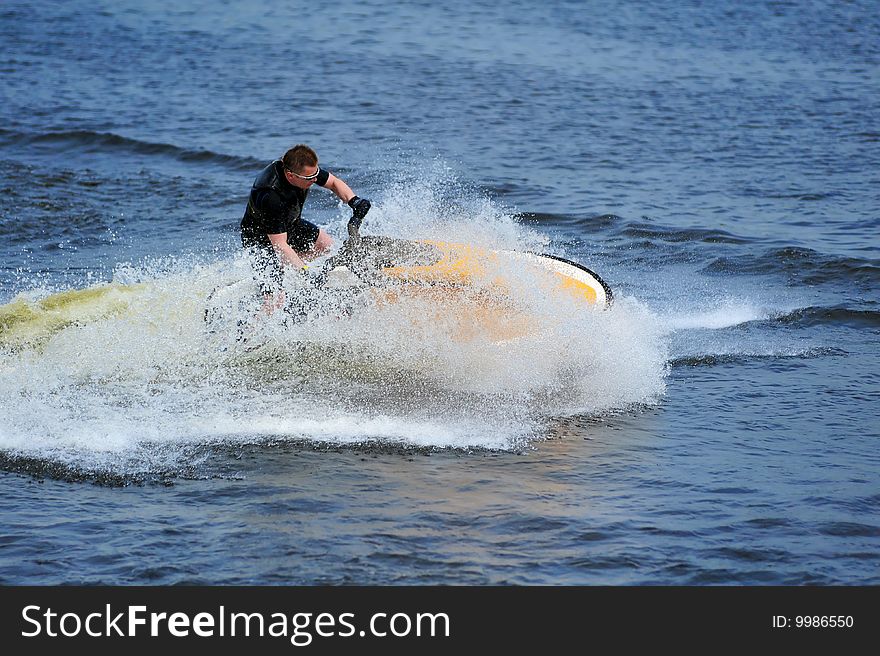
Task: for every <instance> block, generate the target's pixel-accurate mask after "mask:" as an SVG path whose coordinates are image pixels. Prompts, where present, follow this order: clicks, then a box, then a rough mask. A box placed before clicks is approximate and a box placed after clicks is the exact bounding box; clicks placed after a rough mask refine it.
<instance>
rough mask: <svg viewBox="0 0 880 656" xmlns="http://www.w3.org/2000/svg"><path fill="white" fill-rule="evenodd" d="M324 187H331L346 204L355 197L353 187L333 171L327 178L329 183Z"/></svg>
mask: <svg viewBox="0 0 880 656" xmlns="http://www.w3.org/2000/svg"><path fill="white" fill-rule="evenodd" d="M324 188H325V189H329V190H330V191H332V192H333V193H334V194H336V195H337V196H339V199H340V200H341V201H342V202H343V203H345V204H346V205H347V204H348V201H350V200H351V199H352V198H354V192H353V191H352V190H351V187H349V186H348V185H347V184H345V182H343V181H342V180H340V179H339V178H337V177H336V176H335V175H333V174H332V173H331V174H330V177H329V178H327V184H325V185H324Z"/></svg>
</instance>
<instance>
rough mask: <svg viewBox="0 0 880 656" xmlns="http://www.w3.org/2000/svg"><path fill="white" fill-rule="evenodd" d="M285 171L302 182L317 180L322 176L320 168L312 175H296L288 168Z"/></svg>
mask: <svg viewBox="0 0 880 656" xmlns="http://www.w3.org/2000/svg"><path fill="white" fill-rule="evenodd" d="M284 170H285V171H287V172H288V173H290V174H291V175H292V176H295V177H297V178H299V179H300V180H317V179H318V175H320V173H321V167H320V166H319V167H318V168H317V169H315V172H314V173H312V174H311V175H300V174H299V173H295V172H294V171H291V170H290V169H288V168H285V169H284Z"/></svg>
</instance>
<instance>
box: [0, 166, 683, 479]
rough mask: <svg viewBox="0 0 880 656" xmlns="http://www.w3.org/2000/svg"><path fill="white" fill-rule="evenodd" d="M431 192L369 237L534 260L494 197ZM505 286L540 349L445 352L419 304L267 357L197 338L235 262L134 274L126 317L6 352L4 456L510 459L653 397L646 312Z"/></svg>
mask: <svg viewBox="0 0 880 656" xmlns="http://www.w3.org/2000/svg"><path fill="white" fill-rule="evenodd" d="M438 188H443V189H445V190H447V191H448V188H449V185H448V184H447V182H446V181H442V180H441V181H439V182H438V181H437V180H434V182H433V183H431V181H430V180H429V181H428V182H427V183H425V184H423V185H422V186H421V187H419V186H418V185H415V186H413V185H409V186H405V185H404V186H401V185H395V186H392V187H391V189H390V190H389V192H388V194H387V195H386V196H385V197H384V198H377V200H376V203H375V205H374V209H373V210H372V211H371V213H370V215H369V216H370V223H369V226H368V228H366V229H365V230H364V232H365V233H366V234H370V233H371V234H377V233H379V234H381V233H385V234H392V235H394V236H403V237H434V238H443V239H445V240H451V241H476V242H477V243H479V244H481V245H483V246H485V247H489V248H496V249H510V248H519V249H522V250H525V249H536V248H540V247H541V246H542V244H541V242H542V237H541V236H540V235H537V234H536V233H533V232H531V231H530V230H526V229H523V228H521V227H520V226H518V225H517V224H516V223H515V222H514V221H513V220H512V218H511V217H510V216H509V215H508V214H506V213H505V211H504V210H503V209H501V208H499V207H497V206H496V205H495V204H493V203H492V202H491V201H489V199H487V198H485V197H483V196H480V195H476V196H472V195H465V196H459V197H458V198H457V199H455V200H456V203H455V204H454V206H452V205H450V204H449V203H448V202H446V201H442V202H441V200H440V199H439V196H438V194H437V193H435V192H436V190H437V189H438ZM432 189H433V191H432ZM438 193H439V192H438ZM432 194H433V195H432ZM447 200H448V199H447ZM505 273H506V274H508V275H509V276H510V277H511V279H512V280H513V281H514V284H513V285H512V287H511V290H510V293H511V295H512V296H513V297H515V299H516V301H517V303H518V304H519V306H521V307H522V308H524V309H525V311H526V312H527V313H528V314H529V316H531V317H532V318H533V320H534V321H535V322H536V323H537V324H539V325H540V326H541V330H540V331H537V332H536V334H535V335H531V336H526V337H524V338H522V339H514V340H510V341H506V342H503V343H496V342H493V341H492V340H490V339H488V338H485V337H481V336H480V335H476V336H474V337H472V338H471V339H466V340H457V339H450V329H451V327H452V326H453V324H454V319H455V317H454V316H451V315H447V316H445V317H444V316H442V315H440V316H433V317H432V318H431V320H427V321H426V320H425V318H426V317H431V316H432V315H431V312H432V308H431V307H430V304H428V305H426V304H425V302H423V301H419V300H418V299H415V300H413V301H411V302H401V303H397V304H386V305H383V306H375V307H372V308H369V309H367V310H366V311H363V312H361V313H356V314H355V315H354V316H353V317H350V318H346V317H344V316H343V317H339V318H337V317H335V316H333V314H332V313H331V315H330V316H329V317H327V318H325V319H324V320H321V321H315V322H311V323H305V324H302V325H298V326H295V327H293V328H290V327H288V326H284V325H282V323H281V322H280V320H276V319H280V316H279V317H274V318H273V319H271V320H268V321H264V322H261V323H259V324H258V325H257V327H256V328H255V330H256V333H255V334H254V335H253V336H252V341H251V342H250V343H249V344H248V346H249V347H250V346H252V345H254V344H262V345H263V346H262V347H260V348H257V349H255V350H253V351H247V350H246V349H244V348H235V347H233V348H228V349H226V350H223V349H222V348H221V345H222V344H223V343H226V344H228V343H229V340H228V339H226V338H228V337H229V336H228V335H216V334H214V335H212V334H210V333H208V332H207V331H206V330H205V324H204V320H203V314H204V307H205V299H206V297H207V296H208V294H209V293H210V292H211V290H212V289H214V288H215V287H216V286H217V285H219V284H222V283H224V282H228V281H231V280H236V279H240V278H242V277H247V276H249V275H250V271H249V269H248V265H247V264H246V262H244V259H243V258H242V257H239V256H238V255H236V256H234V257H223V258H220V259H218V260H217V261H215V262H213V263H202V264H192V263H191V262H188V261H187V260H186V259H184V258H180V259H175V258H166V259H164V260H162V261H161V262H154V263H147V264H145V265H142V266H134V265H131V266H127V267H125V268H122V269H120V270H119V271H118V272H117V277H116V278H117V282H122V283H126V284H130V283H141V285H142V286H141V287H139V288H138V292H137V293H136V294H132V295H131V298H130V301H129V302H130V305H129V308H128V310H127V311H124V312H121V313H117V314H115V315H113V316H106V317H103V318H98V319H96V320H94V321H91V322H89V323H85V324H84V325H72V326H68V327H66V328H64V329H62V330H60V331H58V332H57V333H55V334H54V335H52V336H50V337H49V338H48V339H47V340H46V341H45V342H44V343H43V344H42V345H41V346H40V347H39V348H34V349H30V350H25V351H19V352H13V353H7V354H5V355H3V358H2V363H0V449H3V450H5V451H13V452H16V453H21V454H27V455H30V456H36V457H45V458H51V459H59V460H63V461H65V462H73V463H77V464H83V463H85V464H87V465H97V464H100V465H101V466H107V467H110V468H113V469H118V470H121V469H126V468H131V467H135V466H137V461H138V460H140V461H144V460H145V461H146V462H148V463H149V462H150V461H151V458H154V457H155V458H158V459H159V460H161V461H162V462H163V463H167V461H168V459H169V458H170V459H171V460H173V459H174V458H175V457H177V456H176V455H175V454H176V453H178V451H176V450H175V448H176V447H180V446H183V445H190V444H194V443H195V444H199V443H209V442H216V441H218V440H219V441H229V442H240V441H243V440H253V439H263V438H271V439H273V440H276V439H290V440H310V441H320V442H332V443H338V444H361V443H373V442H376V441H381V442H392V443H395V444H404V445H411V446H418V447H437V448H490V449H512V448H519V447H520V446H521V445H522V443H523V441H524V440H531V439H536V438H540V437H541V436H542V434H543V432H542V428H541V427H542V425H544V423H545V422H546V421H547V420H548V419H549V418H552V417H554V416H559V415H561V414H570V413H580V412H584V413H590V412H602V411H605V410H608V409H615V408H625V407H627V406H629V405H631V404H639V403H651V402H654V401H656V400H657V398H658V397H659V396H660V395H662V394H663V391H664V384H665V383H664V380H665V376H666V360H667V353H666V347H665V344H664V338H663V325H662V323H660V322H658V321H657V319H656V317H655V316H654V315H652V313H651V312H650V311H649V310H648V309H647V308H646V307H645V306H644V305H643V304H641V303H639V302H637V301H635V300H634V299H627V298H620V299H617V302H616V304H615V305H614V306H613V307H612V308H611V309H610V310H607V311H594V310H589V309H586V310H585V309H584V308H583V307H582V306H578V305H576V304H575V302H574V301H573V300H571V299H567V300H566V299H554V298H547V296H546V294H543V293H541V292H540V291H539V287H538V286H536V285H534V284H531V281H530V280H529V277H528V276H529V274H528V273H523V272H519V271H517V270H515V269H513V270H510V271H507V272H505ZM518 276H519V277H518ZM436 314H437V313H436V311H435V312H434V315H436ZM224 340H225V341H224ZM303 345H307V347H306V348H304V346H303ZM157 453H161V454H162V455H161V458H159V456H157V455H156V454H157ZM180 453H184V454H185V453H187V452H186V451H185V450H184V451H180ZM150 454H152V455H150ZM180 457H190V456H186V455H182V456H180Z"/></svg>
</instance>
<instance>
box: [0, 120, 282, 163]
mask: <svg viewBox="0 0 880 656" xmlns="http://www.w3.org/2000/svg"><path fill="white" fill-rule="evenodd" d="M0 143H3V145H16V146H22V145H42V144H50V145H55V146H62V147H64V146H67V147H70V148H77V149H91V150H102V151H108V152H119V151H123V152H127V153H138V154H141V155H159V156H165V157H172V158H174V159H177V160H180V161H182V162H197V163H208V164H219V165H221V166H226V167H229V168H233V169H236V170H242V171H253V170H255V169H257V168H259V167H261V166H265V164H266V162H265V161H264V160H261V159H257V158H254V157H241V156H237V155H227V154H224V153H215V152H212V151H210V150H192V149H189V148H182V147H180V146H175V145H173V144H167V143H155V142H149V141H141V140H139V139H132V138H130V137H123V136H120V135H118V134H113V133H112V132H94V131H92V130H66V131H61V132H45V133H39V134H27V133H22V132H16V131H14V130H8V129H3V128H0Z"/></svg>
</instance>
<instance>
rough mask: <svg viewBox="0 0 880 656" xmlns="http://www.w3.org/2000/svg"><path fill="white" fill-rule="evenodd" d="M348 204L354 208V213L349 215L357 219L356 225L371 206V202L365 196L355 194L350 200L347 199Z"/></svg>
mask: <svg viewBox="0 0 880 656" xmlns="http://www.w3.org/2000/svg"><path fill="white" fill-rule="evenodd" d="M348 206H349V207H350V208H351V209H352V210H354V213H353V214H352V215H351V217H352V218H353V219H357V221H358V225H360V222H361V221H363V220H364V217H365V216H366V215H367V212H369V211H370V208H371V207H372V206H373V204H372V203H371V202H370V201H369V200H367V199H366V198H361V197H360V196H355V197H354V198H352V199H351V200H350V201H348Z"/></svg>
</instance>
